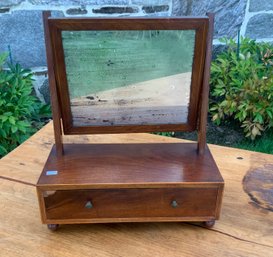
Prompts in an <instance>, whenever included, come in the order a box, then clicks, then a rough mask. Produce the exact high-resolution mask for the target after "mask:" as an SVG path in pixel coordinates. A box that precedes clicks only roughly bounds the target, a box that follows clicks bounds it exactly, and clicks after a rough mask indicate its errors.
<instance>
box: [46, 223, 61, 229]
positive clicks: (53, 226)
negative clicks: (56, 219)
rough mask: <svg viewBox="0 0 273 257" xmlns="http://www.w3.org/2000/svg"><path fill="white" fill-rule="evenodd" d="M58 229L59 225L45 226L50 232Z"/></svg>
mask: <svg viewBox="0 0 273 257" xmlns="http://www.w3.org/2000/svg"><path fill="white" fill-rule="evenodd" d="M58 227H59V224H47V228H48V229H49V230H51V231H56V230H57V229H58Z"/></svg>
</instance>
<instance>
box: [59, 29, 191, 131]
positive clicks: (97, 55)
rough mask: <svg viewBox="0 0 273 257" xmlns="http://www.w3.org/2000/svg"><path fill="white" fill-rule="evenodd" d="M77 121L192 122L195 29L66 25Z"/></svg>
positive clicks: (68, 70)
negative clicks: (95, 28)
mask: <svg viewBox="0 0 273 257" xmlns="http://www.w3.org/2000/svg"><path fill="white" fill-rule="evenodd" d="M62 39H63V49H64V56H65V65H66V74H67V81H68V89H69V95H70V105H71V112H72V119H73V126H111V125H155V124H181V123H187V117H188V106H189V98H190V86H191V73H192V63H193V53H194V44H195V31H194V30H151V31H62Z"/></svg>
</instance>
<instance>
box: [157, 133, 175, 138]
mask: <svg viewBox="0 0 273 257" xmlns="http://www.w3.org/2000/svg"><path fill="white" fill-rule="evenodd" d="M153 134H155V135H159V136H165V137H174V136H175V134H174V132H154V133H153Z"/></svg>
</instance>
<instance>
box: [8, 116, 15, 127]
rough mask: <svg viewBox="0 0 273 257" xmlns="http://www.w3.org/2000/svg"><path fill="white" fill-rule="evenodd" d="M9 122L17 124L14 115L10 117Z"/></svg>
mask: <svg viewBox="0 0 273 257" xmlns="http://www.w3.org/2000/svg"><path fill="white" fill-rule="evenodd" d="M9 122H10V124H12V125H15V119H14V117H13V116H10V117H9Z"/></svg>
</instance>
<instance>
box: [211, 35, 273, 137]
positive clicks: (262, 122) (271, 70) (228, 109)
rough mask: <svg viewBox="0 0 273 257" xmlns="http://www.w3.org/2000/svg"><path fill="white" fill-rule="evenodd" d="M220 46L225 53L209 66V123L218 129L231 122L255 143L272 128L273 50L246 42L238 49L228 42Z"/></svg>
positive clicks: (272, 47) (268, 45)
mask: <svg viewBox="0 0 273 257" xmlns="http://www.w3.org/2000/svg"><path fill="white" fill-rule="evenodd" d="M223 42H224V43H226V45H227V50H226V51H224V52H222V53H221V54H219V55H218V56H217V58H216V59H215V60H214V61H213V62H212V65H211V81H210V82H211V89H212V91H211V103H210V113H211V114H212V120H213V121H214V122H215V123H216V124H218V125H219V124H220V123H221V121H223V120H225V119H227V118H232V119H235V120H237V121H238V122H240V124H241V127H242V128H243V129H244V132H245V135H246V137H250V138H251V139H255V138H256V136H257V135H261V134H262V132H263V131H264V130H266V129H268V128H270V127H273V46H272V45H271V44H269V43H257V42H255V41H254V40H250V39H248V38H241V45H239V46H238V45H236V42H235V41H234V40H232V39H229V40H227V39H224V40H223ZM238 50H239V51H238Z"/></svg>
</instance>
